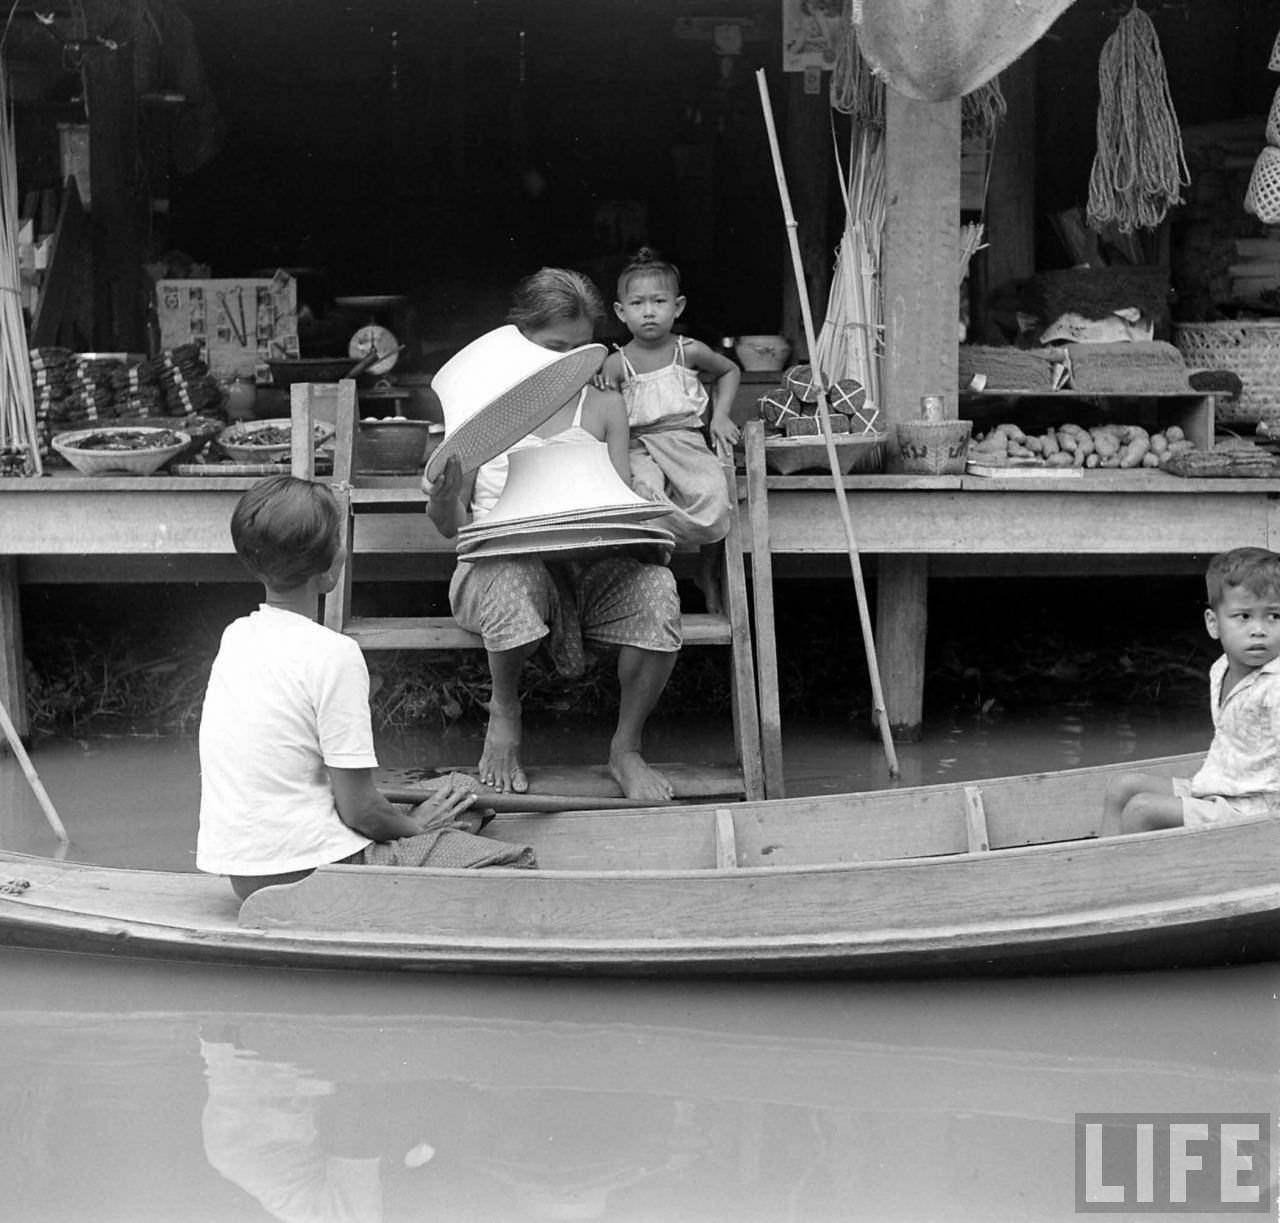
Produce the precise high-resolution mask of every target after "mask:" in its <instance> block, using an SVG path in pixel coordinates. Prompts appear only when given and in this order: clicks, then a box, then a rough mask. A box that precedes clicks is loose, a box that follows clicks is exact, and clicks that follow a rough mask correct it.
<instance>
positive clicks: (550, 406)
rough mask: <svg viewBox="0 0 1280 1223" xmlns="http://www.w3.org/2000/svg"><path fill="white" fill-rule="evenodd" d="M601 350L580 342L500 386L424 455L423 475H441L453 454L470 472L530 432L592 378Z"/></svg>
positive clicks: (601, 360)
mask: <svg viewBox="0 0 1280 1223" xmlns="http://www.w3.org/2000/svg"><path fill="white" fill-rule="evenodd" d="M605 355H606V349H605V347H604V345H603V344H584V345H583V346H582V347H581V348H575V349H573V350H572V351H570V352H567V353H563V354H561V355H559V357H558V359H556V360H554V361H552V362H551V363H550V364H548V365H546V366H544V367H543V368H542V369H540V370H537V371H536V372H535V373H533V374H531V375H528V376H527V377H524V378H521V379H520V380H519V381H518V382H516V383H515V384H514V385H512V386H509V387H508V388H507V389H506V390H504V391H502V392H500V393H499V394H498V395H496V396H495V397H494V398H493V399H491V400H490V401H489V403H487V404H486V405H485V406H484V407H483V408H481V409H480V410H479V411H478V412H476V413H475V415H473V416H471V417H469V418H468V419H467V420H465V421H463V422H462V424H460V425H459V426H458V427H457V428H456V429H454V430H453V431H452V432H450V433H448V434H446V436H445V439H444V441H443V442H441V443H440V445H439V446H437V447H436V448H435V450H433V451H432V452H431V457H430V458H429V459H428V460H427V465H426V477H427V479H428V480H434V479H435V478H436V477H437V476H439V474H440V473H441V471H443V470H444V465H445V463H447V462H448V460H449V459H450V457H452V456H453V455H457V456H458V459H459V460H460V462H461V464H462V474H463V475H469V474H470V473H471V472H473V471H475V469H476V468H477V467H479V466H481V464H483V463H487V462H488V461H489V460H490V459H492V458H495V457H496V456H498V455H500V454H501V453H502V452H503V451H504V450H506V449H508V448H509V447H511V446H513V445H514V444H515V443H516V442H518V441H519V440H520V439H521V438H522V437H526V436H527V435H528V434H530V433H532V432H533V431H534V430H535V429H536V428H537V427H538V426H539V425H541V424H543V423H544V422H545V421H547V420H550V418H551V417H552V416H554V415H555V413H556V410H557V409H558V408H560V407H562V406H563V405H564V404H566V403H567V402H568V401H569V400H570V399H571V398H572V397H573V396H574V395H576V394H577V393H578V392H579V391H580V390H582V388H583V387H584V386H586V385H587V383H588V382H590V381H591V378H592V376H593V375H594V374H595V373H596V371H597V370H598V369H599V368H600V366H601V365H602V364H603V363H604V358H605Z"/></svg>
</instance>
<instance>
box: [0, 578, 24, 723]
mask: <svg viewBox="0 0 1280 1223" xmlns="http://www.w3.org/2000/svg"><path fill="white" fill-rule="evenodd" d="M0 705H3V706H4V707H5V708H6V709H8V711H9V717H10V719H11V720H12V721H13V725H14V729H15V730H16V731H17V732H18V734H19V735H21V736H23V737H24V738H25V737H26V736H27V735H28V734H30V731H31V719H30V715H29V714H28V713H27V679H26V673H25V671H24V669H23V665H22V603H21V599H20V597H19V589H18V563H17V561H16V560H15V559H14V558H13V557H10V556H0ZM0 742H2V740H0Z"/></svg>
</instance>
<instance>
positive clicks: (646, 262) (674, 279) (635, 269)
mask: <svg viewBox="0 0 1280 1223" xmlns="http://www.w3.org/2000/svg"><path fill="white" fill-rule="evenodd" d="M637 276H655V277H659V278H661V279H664V280H666V281H668V282H669V283H670V285H671V288H672V290H673V291H674V292H675V294H676V296H677V297H678V296H679V295H680V269H679V268H678V267H676V265H675V264H674V263H671V262H669V261H668V260H666V259H663V258H662V257H661V256H660V255H659V254H658V252H657V251H655V250H654V249H653V247H651V246H642V247H641V248H640V249H639V250H638V251H636V253H635V254H634V255H632V256H631V262H630V263H628V264H627V266H626V267H624V268H623V269H622V271H621V272H620V273H619V274H618V300H619V301H622V300H623V299H624V298H625V297H626V295H627V286H628V285H630V284H631V281H632V280H633V279H634V278H635V277H637Z"/></svg>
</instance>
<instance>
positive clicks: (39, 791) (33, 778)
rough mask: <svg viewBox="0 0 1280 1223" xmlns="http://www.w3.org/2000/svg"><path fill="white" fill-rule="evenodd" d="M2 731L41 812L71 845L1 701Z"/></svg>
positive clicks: (55, 834)
mask: <svg viewBox="0 0 1280 1223" xmlns="http://www.w3.org/2000/svg"><path fill="white" fill-rule="evenodd" d="M0 730H2V731H3V732H4V737H5V738H6V739H7V740H8V742H9V746H10V748H12V749H13V754H14V756H16V757H17V760H18V764H19V765H20V766H21V768H22V774H23V776H24V777H26V779H27V784H28V785H29V786H30V787H31V792H32V794H34V795H35V796H36V802H38V803H39V804H40V810H41V811H43V812H44V818H45V819H46V820H48V821H49V827H50V828H52V829H53V835H54V836H55V837H57V838H58V840H59V841H61V842H62V844H63V845H69V844H70V843H71V838H70V837H69V836H67V830H66V828H64V827H63V825H62V821H61V820H60V819H59V818H58V813H57V811H55V810H54V806H53V800H52V799H50V797H49V794H48V791H47V790H45V788H44V785H43V784H42V783H41V781H40V775H39V774H38V773H37V772H36V766H35V765H34V764H32V763H31V757H30V756H28V755H27V749H26V748H25V747H23V746H22V738H21V736H20V735H19V734H18V729H17V727H16V726H14V724H13V719H12V718H10V717H9V711H8V710H7V709H6V708H5V707H4V702H3V701H0Z"/></svg>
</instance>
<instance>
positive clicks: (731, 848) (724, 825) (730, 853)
mask: <svg viewBox="0 0 1280 1223" xmlns="http://www.w3.org/2000/svg"><path fill="white" fill-rule="evenodd" d="M737 866H738V846H737V842H736V841H735V840H734V835H733V812H732V811H730V810H729V808H728V807H717V808H716V870H718V871H731V870H736V869H737Z"/></svg>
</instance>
